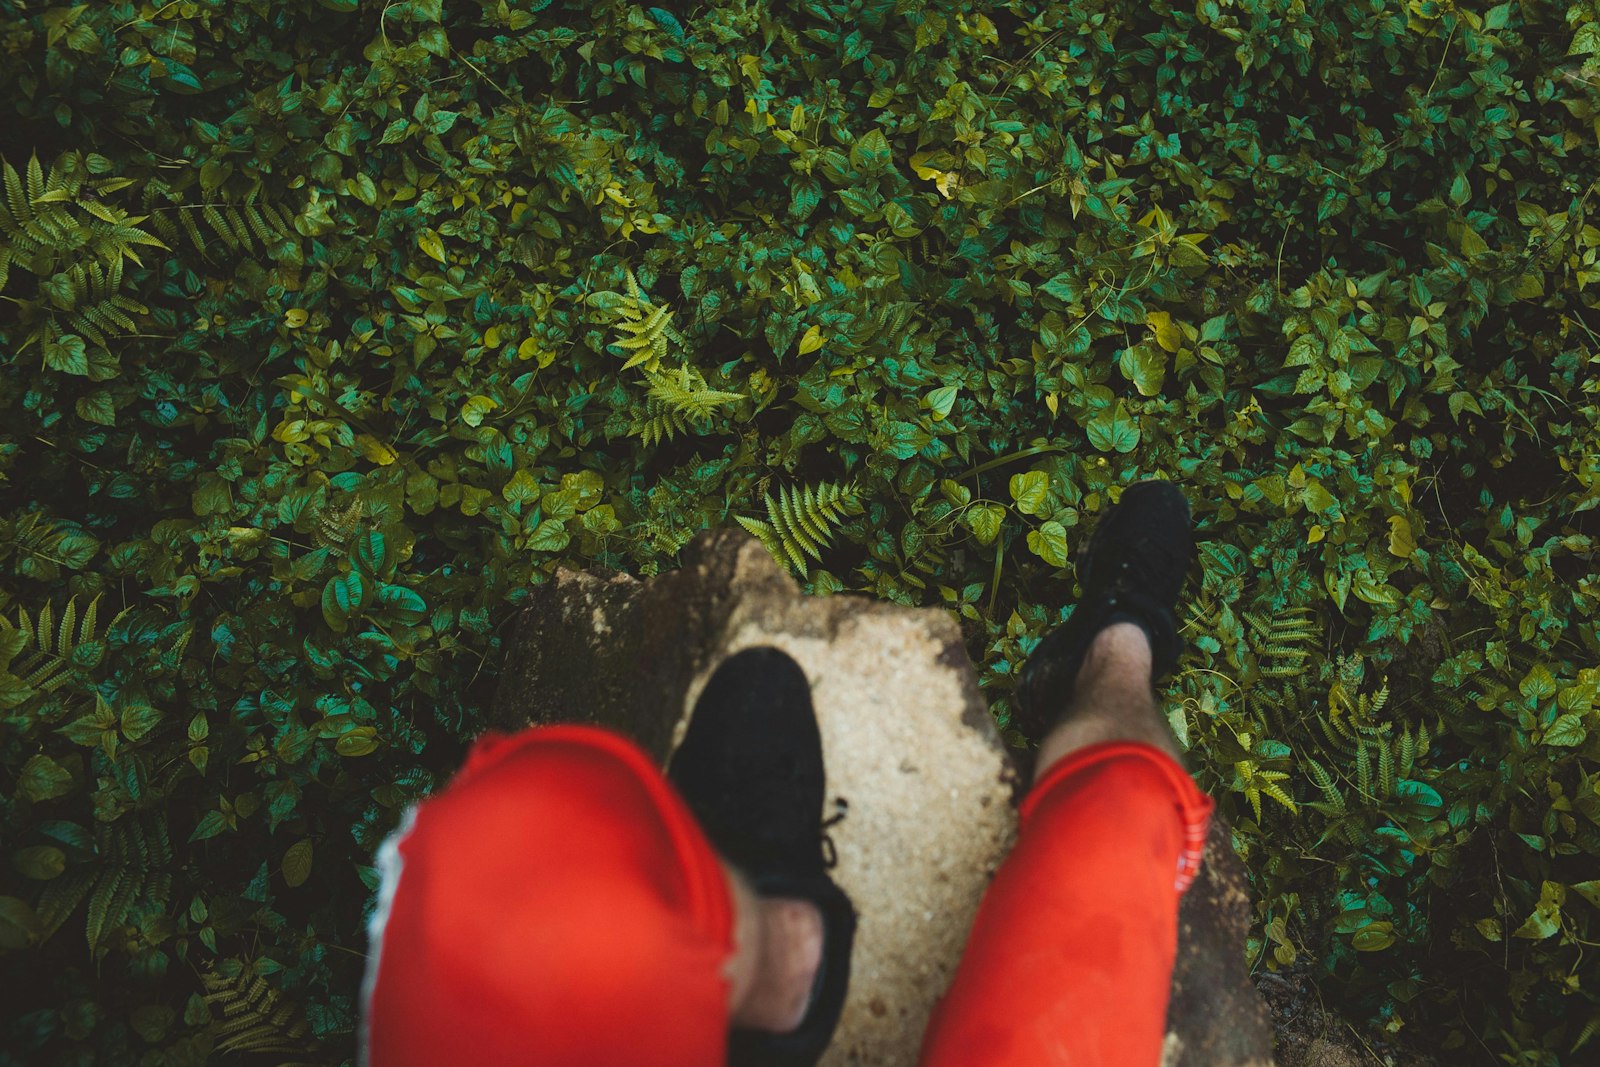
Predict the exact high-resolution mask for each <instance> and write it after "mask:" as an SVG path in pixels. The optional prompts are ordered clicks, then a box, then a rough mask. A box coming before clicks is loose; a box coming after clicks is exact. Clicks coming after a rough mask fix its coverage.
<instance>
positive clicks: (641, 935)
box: [366, 726, 733, 1067]
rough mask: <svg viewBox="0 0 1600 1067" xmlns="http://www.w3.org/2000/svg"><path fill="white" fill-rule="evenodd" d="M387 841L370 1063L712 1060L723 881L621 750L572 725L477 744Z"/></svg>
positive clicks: (682, 819)
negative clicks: (392, 850)
mask: <svg viewBox="0 0 1600 1067" xmlns="http://www.w3.org/2000/svg"><path fill="white" fill-rule="evenodd" d="M396 840H397V841H398V852H399V856H400V859H401V862H402V867H401V873H400V877H399V879H398V883H397V886H396V888H395V890H394V895H393V900H392V903H391V904H390V906H389V910H388V917H387V921H383V922H382V923H381V938H380V939H376V943H375V944H374V946H373V950H374V951H377V952H378V963H377V966H376V971H375V975H374V977H373V979H372V981H373V984H372V995H371V1001H370V1004H369V1005H368V1007H367V1013H366V1023H367V1027H368V1029H367V1035H366V1036H367V1039H368V1040H367V1045H366V1052H367V1056H366V1060H367V1062H369V1063H370V1064H371V1065H372V1067H442V1065H449V1064H471V1065H473V1067H502V1065H504V1067H511V1065H516V1067H529V1065H533V1064H538V1065H540V1067H641V1065H645V1064H649V1065H652V1067H707V1065H714V1064H720V1063H722V1061H723V1059H724V1057H725V1054H726V1041H727V1028H728V996H729V989H728V983H727V980H726V979H725V978H724V977H723V974H722V966H723V964H724V962H725V961H726V960H727V959H728V957H729V956H730V955H731V954H732V951H733V905H732V901H731V899H730V897H729V893H728V883H727V879H726V875H725V873H724V871H723V869H722V867H721V864H720V863H719V861H718V859H717V856H716V854H715V852H714V851H713V850H712V848H711V846H710V844H709V843H708V842H707V841H706V839H705V836H704V835H703V834H702V833H701V832H700V829H699V827H698V826H697V825H696V824H695V821H694V817H693V815H691V814H690V812H689V809H688V807H687V806H686V805H685V804H684V802H683V801H682V799H680V798H679V796H678V795H677V793H676V792H675V791H674V790H673V789H672V787H671V786H670V784H669V783H668V782H667V781H666V780H665V779H664V778H663V777H662V776H661V774H660V772H659V771H658V770H657V768H656V767H655V765H654V763H653V762H652V761H651V760H650V758H649V756H647V755H646V754H645V753H644V752H643V751H641V750H640V749H639V748H637V747H636V746H635V745H633V744H632V742H630V741H628V740H626V739H624V738H622V737H620V736H618V735H616V734H611V733H608V732H605V731H602V730H598V729H595V728H592V727H584V726H550V727H538V728H531V729H528V730H525V731H523V732H521V733H519V734H516V735H515V736H510V737H507V736H504V735H487V736H485V737H483V738H480V739H479V740H478V742H477V743H476V744H475V745H474V746H473V748H472V751H471V753H470V754H469V756H468V758H467V762H466V765H465V766H464V767H463V769H462V770H461V771H460V772H459V773H458V774H457V775H456V777H455V779H454V780H453V781H452V782H451V783H450V784H449V786H448V787H447V788H445V789H444V790H443V791H442V792H440V793H439V794H438V795H436V796H435V797H432V798H430V799H428V800H426V801H424V802H422V803H421V804H420V805H419V806H418V807H417V809H416V819H415V823H414V824H413V826H412V827H411V829H410V830H409V832H406V833H404V836H397V838H396ZM380 900H381V895H380ZM380 921H381V920H380Z"/></svg>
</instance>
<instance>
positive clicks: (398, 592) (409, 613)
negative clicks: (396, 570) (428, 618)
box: [378, 585, 428, 622]
mask: <svg viewBox="0 0 1600 1067" xmlns="http://www.w3.org/2000/svg"><path fill="white" fill-rule="evenodd" d="M378 602H379V603H380V604H382V605H383V606H384V608H386V609H387V610H389V611H393V612H396V613H398V614H399V615H400V616H401V617H402V618H404V619H406V620H407V621H408V622H420V621H422V617H423V616H424V615H426V614H427V612H428V605H427V603H426V602H425V601H424V600H423V599H422V597H420V596H418V595H417V594H416V593H415V592H414V591H413V590H410V589H407V588H406V587H404V586H400V585H385V586H382V587H380V588H379V590H378Z"/></svg>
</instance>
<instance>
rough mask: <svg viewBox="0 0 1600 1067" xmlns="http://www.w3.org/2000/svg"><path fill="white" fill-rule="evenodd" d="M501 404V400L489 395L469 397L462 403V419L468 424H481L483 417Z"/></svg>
mask: <svg viewBox="0 0 1600 1067" xmlns="http://www.w3.org/2000/svg"><path fill="white" fill-rule="evenodd" d="M499 406H500V402H499V401H497V400H494V399H492V398H490V397H487V396H474V397H469V398H468V400H467V402H466V403H465V404H463V405H461V421H462V422H464V423H466V424H467V425H468V426H481V425H482V424H483V417H484V416H485V415H487V414H488V413H489V412H491V411H493V410H494V409H495V408H497V407H499Z"/></svg>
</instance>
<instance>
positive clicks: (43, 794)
mask: <svg viewBox="0 0 1600 1067" xmlns="http://www.w3.org/2000/svg"><path fill="white" fill-rule="evenodd" d="M17 789H18V791H20V792H21V793H22V795H23V796H25V797H27V798H28V799H29V800H32V801H34V802H36V803H37V802H38V801H41V800H53V799H54V798H56V797H61V796H66V795H67V794H68V793H70V792H72V775H70V774H68V773H67V769H66V768H65V767H63V766H61V764H59V763H57V762H56V761H55V760H53V759H51V758H50V757H49V756H46V755H44V754H43V753H38V754H36V755H33V756H30V757H28V762H27V763H25V764H23V765H22V774H21V775H20V776H19V777H18V779H17Z"/></svg>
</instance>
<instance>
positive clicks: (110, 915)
mask: <svg viewBox="0 0 1600 1067" xmlns="http://www.w3.org/2000/svg"><path fill="white" fill-rule="evenodd" d="M98 850H99V852H100V856H101V868H100V872H99V874H98V875H97V876H96V881H95V886H94V893H93V895H91V896H90V897H89V911H88V916H87V918H86V919H85V922H84V936H85V937H86V938H87V939H88V942H89V949H90V951H97V950H98V949H99V947H100V945H101V942H102V941H103V939H104V938H105V936H106V934H107V933H109V932H110V931H112V930H114V929H116V928H117V927H118V926H121V925H123V924H124V923H126V922H127V921H128V916H129V914H130V913H131V912H132V911H133V910H134V908H135V907H137V906H138V905H139V904H140V903H141V902H143V903H145V904H147V905H150V906H152V907H156V908H161V909H164V908H166V906H167V904H168V902H169V899H168V898H169V897H170V896H171V894H172V873H171V870H170V868H171V866H172V839H171V837H170V836H169V835H168V832H167V823H166V819H165V817H164V816H162V815H159V814H150V815H146V816H144V817H142V818H131V819H123V820H121V821H119V822H116V823H113V824H111V825H110V826H109V827H103V828H102V829H101V830H100V835H99V842H98ZM63 918H64V916H63Z"/></svg>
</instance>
